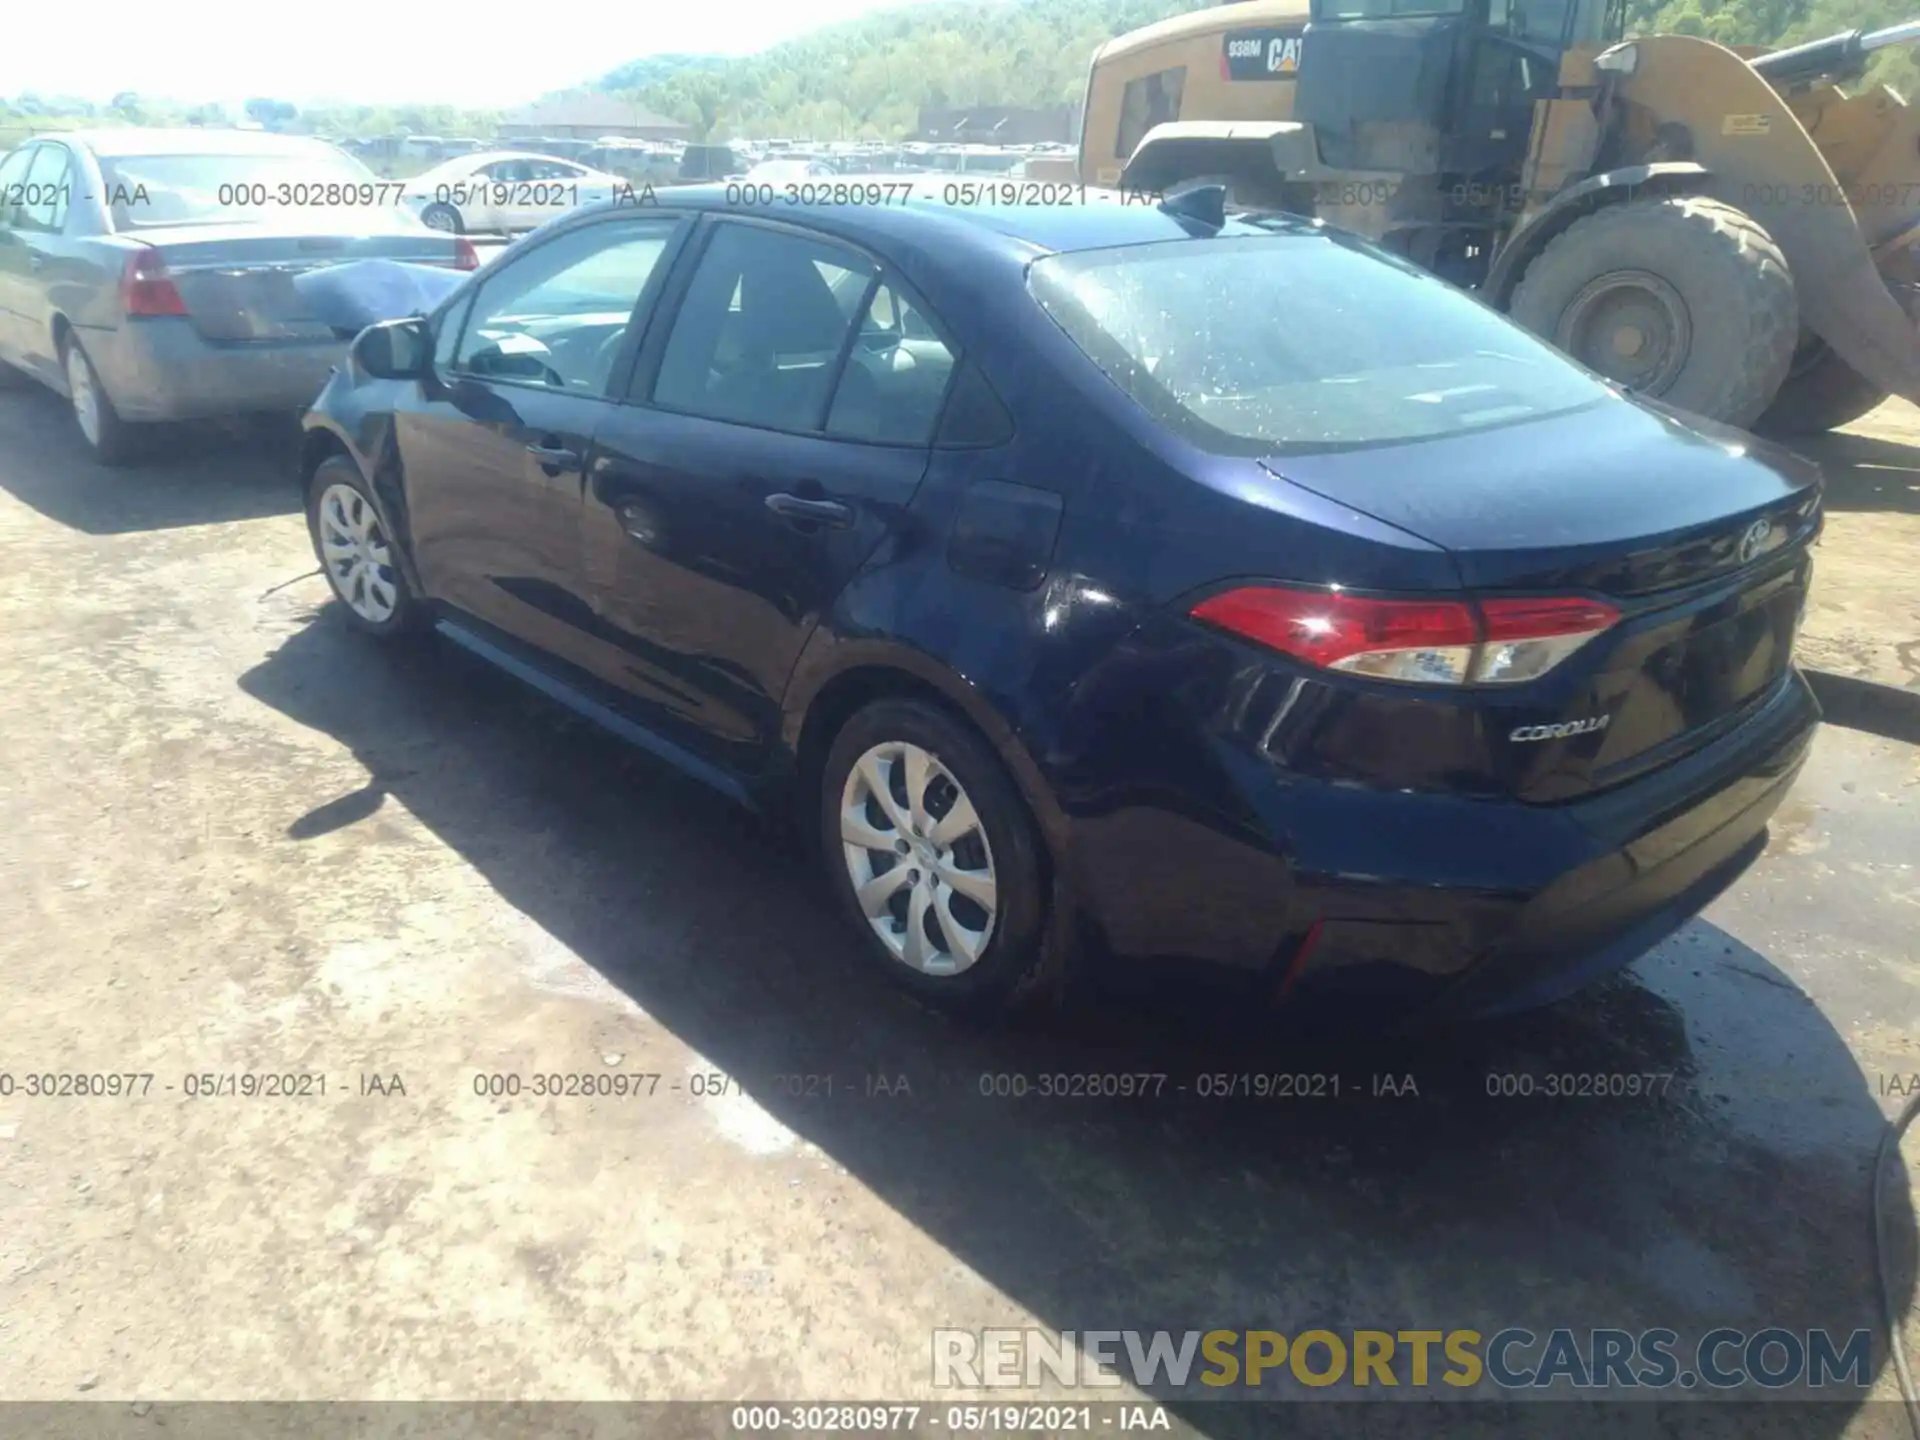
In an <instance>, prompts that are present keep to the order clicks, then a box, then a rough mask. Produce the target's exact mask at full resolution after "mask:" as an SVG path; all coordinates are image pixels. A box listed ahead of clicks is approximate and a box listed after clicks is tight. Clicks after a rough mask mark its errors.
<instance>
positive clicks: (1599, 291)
mask: <svg viewBox="0 0 1920 1440" xmlns="http://www.w3.org/2000/svg"><path fill="white" fill-rule="evenodd" d="M1554 343H1555V344H1557V345H1558V346H1559V347H1560V348H1561V349H1562V350H1564V351H1566V352H1567V353H1568V354H1569V355H1571V356H1573V357H1574V359H1576V360H1578V361H1579V362H1580V363H1581V364H1583V365H1586V366H1587V367H1589V368H1590V369H1593V370H1598V371H1599V372H1600V373H1601V374H1602V375H1604V376H1606V377H1607V378H1608V379H1609V380H1612V381H1614V382H1615V383H1616V384H1620V385H1624V386H1626V387H1627V388H1628V389H1629V390H1637V391H1639V392H1641V393H1642V394H1645V395H1663V394H1665V393H1666V392H1667V391H1668V390H1670V389H1671V388H1672V387H1673V382H1674V381H1675V380H1677V379H1679V378H1680V371H1681V370H1682V369H1683V368H1684V367H1685V365H1686V363H1687V354H1688V352H1689V351H1690V350H1691V349H1692V348H1693V322H1692V319H1691V317H1690V316H1689V315H1688V314H1687V305H1686V302H1685V301H1684V300H1682V299H1681V298H1680V292H1679V291H1678V290H1675V289H1674V288H1673V286H1671V285H1669V284H1668V283H1667V282H1666V281H1665V280H1662V279H1661V278H1660V277H1659V276H1658V275H1653V274H1649V273H1648V272H1647V271H1645V270H1616V271H1614V272H1613V273H1612V274H1609V275H1602V276H1600V277H1599V278H1598V279H1596V280H1590V281H1588V282H1587V284H1586V285H1585V286H1584V287H1583V288H1582V289H1581V291H1580V293H1579V294H1578V295H1575V296H1574V297H1573V300H1572V303H1570V304H1569V305H1568V306H1567V308H1566V309H1565V310H1563V311H1562V312H1561V313H1560V323H1559V326H1558V328H1557V330H1556V333H1555V335H1554Z"/></svg>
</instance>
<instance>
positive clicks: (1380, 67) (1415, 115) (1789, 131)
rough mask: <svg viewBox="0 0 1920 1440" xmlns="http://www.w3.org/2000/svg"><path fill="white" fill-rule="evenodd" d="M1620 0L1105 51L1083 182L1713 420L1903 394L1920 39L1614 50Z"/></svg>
mask: <svg viewBox="0 0 1920 1440" xmlns="http://www.w3.org/2000/svg"><path fill="white" fill-rule="evenodd" d="M1623 29H1624V0H1310V3H1307V4H1303V3H1301V0H1247V3H1240V4H1229V5H1225V6H1221V7H1218V8H1215V9H1212V10H1204V11H1198V12H1195V13H1192V14H1188V15H1182V16H1177V17H1175V18H1174V19H1171V20H1167V21H1162V22H1161V23H1159V24H1157V25H1152V26H1148V27H1146V28H1145V29H1143V30H1139V31H1135V32H1133V33H1132V34H1129V35H1123V36H1121V37H1119V38H1118V39H1115V40H1113V41H1111V42H1109V43H1108V44H1107V45H1106V46H1104V47H1103V48H1102V49H1101V50H1100V51H1099V53H1098V54H1096V55H1095V57H1094V60H1093V65H1092V69H1091V72H1090V74H1089V77H1088V83H1087V100H1086V107H1085V112H1084V115H1085V118H1084V123H1083V127H1082V136H1081V142H1080V154H1079V161H1078V165H1077V167H1076V168H1077V173H1078V176H1079V178H1081V179H1082V180H1084V181H1086V182H1087V183H1089V184H1096V185H1115V184H1117V185H1121V186H1123V187H1126V188H1130V189H1141V190H1158V191H1168V190H1172V189H1175V188H1178V187H1181V186H1184V185H1188V184H1194V183H1201V182H1206V183H1214V184H1221V185H1224V186H1226V187H1227V189H1228V191H1229V195H1230V199H1231V201H1232V202H1233V203H1234V204H1235V205H1237V206H1241V207H1246V208H1274V209H1285V210H1290V211H1294V212H1298V213H1307V214H1312V215H1315V216H1317V217H1319V218H1321V219H1322V220H1324V221H1325V222H1326V223H1328V224H1333V225H1338V226H1341V227H1343V228H1345V229H1348V230H1351V231H1355V232H1357V233H1359V234H1362V235H1364V236H1367V237H1368V238H1370V239H1372V240H1374V241H1376V242H1377V243H1379V244H1380V245H1381V246H1383V247H1384V248H1385V249H1387V250H1389V251H1391V252H1393V253H1395V254H1397V255H1399V256H1401V257H1403V258H1405V259H1408V260H1410V261H1412V262H1414V263H1416V264H1418V265H1420V266H1422V267H1424V268H1427V269H1429V270H1431V271H1433V272H1435V273H1436V274H1438V275H1440V276H1442V277H1444V278H1446V279H1447V280H1449V281H1452V282H1453V283H1455V284H1459V285H1462V286H1466V287H1469V288H1472V289H1475V290H1477V291H1478V292H1479V293H1480V294H1481V296H1482V298H1484V299H1485V300H1486V301H1487V302H1488V303H1490V304H1492V305H1494V306H1495V307H1497V308H1499V309H1501V310H1504V311H1506V312H1507V313H1509V314H1510V315H1512V316H1513V317H1514V318H1515V319H1516V320H1518V321H1520V322H1521V323H1522V324H1524V325H1526V326H1527V327H1528V328H1530V329H1532V330H1533V331H1535V332H1536V333H1538V334H1540V335H1543V336H1545V337H1547V338H1548V339H1550V340H1552V341H1554V342H1555V343H1556V344H1558V345H1559V346H1560V347H1561V348H1562V349H1564V350H1566V351H1567V352H1568V353H1569V354H1571V355H1573V356H1574V357H1575V358H1576V359H1578V360H1579V361H1581V362H1582V363H1583V364H1585V365H1587V366H1588V367H1589V368H1591V369H1593V370H1595V371H1597V372H1599V373H1600V374H1602V375H1605V376H1607V377H1608V378H1609V379H1611V380H1613V381H1615V382H1616V383H1619V384H1621V385H1623V386H1625V387H1627V388H1629V389H1633V390H1637V391H1639V392H1641V393H1644V394H1647V395H1649V396H1652V397H1654V398H1658V399H1660V400H1663V401H1665V402H1666V403H1668V404H1670V405H1674V406H1676V407H1678V408H1681V409H1685V410H1690V411H1692V412H1694V413H1696V414H1700V415H1704V416H1706V417H1708V418H1710V419H1715V420H1721V421H1725V422H1728V423H1731V424H1735V425H1743V426H1750V427H1753V428H1756V429H1761V430H1766V431H1772V432H1776V433H1804V432H1810V431H1818V430H1825V429H1830V428H1832V427H1833V426H1836V425H1843V424H1846V423H1847V422H1848V421H1850V420H1853V419H1855V418H1857V417H1858V416H1860V415H1862V414H1864V413H1865V412H1866V411H1867V410H1869V409H1871V408H1873V406H1875V405H1877V404H1878V403H1879V402H1880V401H1881V400H1883V399H1884V398H1885V397H1886V396H1888V395H1889V394H1893V395H1902V396H1906V397H1908V398H1910V399H1920V330H1916V326H1915V316H1916V315H1920V301H1917V300H1916V299H1915V297H1916V296H1917V295H1920V256H1916V253H1915V247H1916V245H1920V111H1916V110H1915V109H1913V108H1910V107H1909V106H1908V105H1907V103H1906V102H1905V101H1904V100H1903V99H1902V98H1901V97H1900V96H1898V95H1896V94H1895V93H1894V92H1893V91H1891V90H1889V89H1887V88H1885V87H1864V86H1859V85H1856V84H1855V83H1854V82H1856V81H1858V79H1859V78H1860V76H1861V75H1862V74H1863V73H1864V71H1865V69H1866V66H1867V63H1868V57H1869V56H1870V55H1871V54H1872V53H1873V52H1874V51H1876V50H1878V49H1881V48H1884V47H1886V46H1890V45H1899V44H1907V43H1912V42H1916V41H1920V21H1915V22H1911V23H1909V24H1904V25H1898V26H1894V27H1891V28H1890V29H1886V30H1881V31H1876V32H1873V33H1870V34H1869V33H1862V32H1859V31H1852V32H1848V33H1846V34H1843V35H1836V36H1833V37H1831V38H1829V39H1826V40H1821V41H1817V42H1814V43H1812V44H1808V45H1801V46H1796V47H1794V48H1792V49H1787V50H1778V51H1773V52H1764V51H1758V50H1753V51H1740V52H1736V51H1734V50H1730V49H1727V48H1725V47H1723V46H1720V45H1716V44H1714V43H1712V42H1711V41H1707V40H1701V39H1696V38H1693V37H1690V36H1684V35H1662V36H1650V37H1641V38H1635V39H1632V40H1623V39H1622V38H1621V36H1622V33H1623Z"/></svg>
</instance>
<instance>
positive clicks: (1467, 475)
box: [1264, 401, 1821, 800]
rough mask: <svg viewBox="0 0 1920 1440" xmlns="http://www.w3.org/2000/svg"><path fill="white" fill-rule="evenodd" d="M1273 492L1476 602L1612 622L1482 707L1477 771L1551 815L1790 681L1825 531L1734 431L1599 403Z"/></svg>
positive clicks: (1311, 469)
mask: <svg viewBox="0 0 1920 1440" xmlns="http://www.w3.org/2000/svg"><path fill="white" fill-rule="evenodd" d="M1264 464H1265V466H1266V468H1267V469H1268V470H1269V471H1270V472H1271V473H1272V474H1274V475H1276V476H1278V477H1281V478H1284V479H1285V480H1287V481H1289V482H1291V483H1292V484H1295V485H1298V486H1300V487H1302V488H1304V489H1307V490H1310V491H1313V492H1314V493H1316V494H1319V495H1322V496H1325V497H1326V498H1328V499H1331V500H1334V501H1337V502H1338V503H1341V504H1344V505H1349V506H1352V507H1353V508H1354V509H1355V510H1358V511H1361V512H1363V513H1365V514H1367V515H1370V516H1372V517H1373V518H1375V519H1377V520H1381V521H1384V522H1386V523H1388V524H1391V525H1394V526H1397V527H1399V528H1400V529H1403V530H1406V531H1408V532H1410V533H1412V534H1414V535H1417V536H1419V537H1420V538H1422V539H1424V540H1427V541H1429V542H1430V543H1432V544H1435V545H1438V546H1440V547H1442V548H1443V549H1445V550H1446V551H1447V552H1448V554H1449V555H1451V556H1452V558H1453V560H1454V563H1455V565H1456V566H1457V567H1458V570H1459V572H1460V579H1461V583H1462V585H1463V587H1464V588H1465V589H1467V590H1468V591H1470V592H1472V593H1474V594H1477V595H1496V594H1501V593H1519V594H1565V593H1573V594H1586V595H1593V596H1598V597H1601V598H1604V599H1606V600H1608V601H1610V602H1611V603H1613V604H1614V605H1615V606H1617V607H1618V608H1619V610H1620V612H1621V619H1620V621H1619V623H1618V624H1616V625H1615V626H1614V627H1613V628H1612V629H1611V630H1609V631H1607V632H1606V633H1605V634H1603V635H1602V636H1600V637H1599V638H1598V639H1596V640H1594V641H1592V642H1590V643H1589V644H1588V645H1587V646H1586V647H1584V648H1583V649H1581V650H1579V651H1577V652H1576V653H1575V654H1573V655H1572V656H1571V657H1569V658H1568V659H1567V660H1565V661H1563V662H1562V663H1561V665H1560V666H1558V667H1557V668H1556V669H1554V670H1552V671H1550V672H1548V673H1547V674H1546V675H1544V676H1542V677H1541V678H1540V679H1538V680H1535V681H1533V682H1531V683H1528V684H1524V685H1516V686H1514V687H1512V692H1511V693H1508V692H1505V691H1503V690H1502V689H1501V688H1500V687H1488V688H1487V689H1485V690H1483V691H1481V692H1479V695H1480V700H1481V703H1482V704H1483V705H1484V707H1485V709H1484V724H1485V730H1486V741H1487V745H1488V748H1489V752H1490V758H1491V759H1492V760H1493V762H1494V766H1495V769H1496V771H1497V772H1499V773H1501V774H1503V775H1505V776H1506V777H1507V779H1508V781H1509V783H1510V785H1511V787H1512V789H1513V790H1515V791H1516V792H1518V793H1520V794H1522V795H1523V796H1526V797H1527V798H1530V799H1539V800H1553V799H1563V798H1567V797H1569V796H1572V795H1576V794H1579V793H1583V792H1586V791H1590V790H1593V789H1598V788H1604V787H1606V786H1608V785H1612V784H1617V783H1620V782H1621V781H1623V780H1627V779H1630V778H1632V777H1633V776H1635V775H1638V774H1642V773H1644V772H1645V771H1647V770H1649V769H1651V768H1654V767H1656V766H1658V765H1660V764H1663V763H1666V762H1667V761H1669V760H1672V759H1676V758H1678V757H1679V756H1680V755H1682V754H1685V753H1688V752H1689V751H1692V750H1695V749H1697V748H1699V747H1700V746H1701V745H1704V744H1706V743H1708V742H1709V741H1711V740H1712V739H1714V738H1715V737H1717V736H1718V735H1720V734H1722V733H1724V732H1725V731H1726V730H1727V729H1729V728H1731V727H1732V726H1733V725H1735V724H1737V723H1738V722H1739V720H1740V719H1741V718H1742V717H1743V716H1744V715H1746V714H1747V713H1749V712H1750V711H1751V710H1752V709H1753V708H1754V707H1756V706H1757V705H1759V704H1760V703H1761V702H1762V700H1763V699H1764V697H1765V696H1766V695H1767V694H1769V693H1771V691H1772V690H1773V689H1774V688H1775V686H1776V685H1777V684H1778V682H1779V681H1780V680H1781V678H1782V677H1783V676H1784V675H1785V674H1786V671H1787V669H1788V667H1789V664H1790V661H1791V651H1792V645H1793V640H1794V636H1795V633H1796V631H1797V628H1798V624H1799V620H1800V615H1801V611H1802V609H1803V607H1804V604H1805V600H1806V595H1807V586H1808V582H1809V579H1810V576H1811V560H1810V557H1809V554H1808V549H1809V547H1810V545H1811V543H1812V541H1813V540H1814V538H1815V537H1816V536H1817V534H1818V533H1819V529H1820V524H1821V510H1820V480H1819V471H1818V468H1817V467H1816V466H1813V465H1811V464H1810V463H1808V462H1806V461H1803V460H1801V459H1799V458H1798V457H1796V456H1793V455H1791V454H1788V453H1787V452H1785V451H1781V450H1778V449H1776V448H1775V447H1772V446H1768V445H1766V444H1765V443H1764V442H1761V441H1758V440H1755V439H1754V438H1753V437H1751V436H1748V435H1746V434H1744V433H1743V432H1740V431H1735V430H1731V429H1727V428H1725V427H1720V426H1714V425H1710V424H1708V423H1706V422H1701V421H1694V420H1690V419H1689V420H1687V421H1685V422H1684V423H1683V422H1682V420H1681V419H1680V418H1679V417H1678V416H1677V415H1675V414H1673V413H1672V412H1665V411H1663V410H1661V409H1658V408H1654V407H1648V406H1643V405H1640V404H1637V403H1633V402H1626V401H1608V402H1606V403H1603V404H1599V405H1595V406H1591V407H1587V408H1585V409H1583V410H1581V411H1577V412H1573V413H1569V414H1562V415H1558V416H1554V417H1552V418H1550V419H1547V420H1542V421H1538V422H1527V423H1522V424H1517V425H1510V426H1503V427H1497V428H1494V429H1489V430H1481V431H1477V432H1474V433H1472V434H1469V435H1462V436H1458V437H1452V438H1442V439H1437V440H1432V441H1423V442H1417V443H1412V444H1408V445H1404V446H1397V447H1391V448H1388V449H1380V448H1373V449H1369V450H1352V451H1342V452H1330V453H1320V454H1309V455H1278V456H1275V457H1273V458H1271V459H1269V460H1267V461H1265V462H1264Z"/></svg>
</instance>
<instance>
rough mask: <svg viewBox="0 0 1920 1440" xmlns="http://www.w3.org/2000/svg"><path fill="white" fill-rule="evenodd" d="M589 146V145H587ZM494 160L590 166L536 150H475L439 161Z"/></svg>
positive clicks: (448, 163)
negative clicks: (543, 161)
mask: <svg viewBox="0 0 1920 1440" xmlns="http://www.w3.org/2000/svg"><path fill="white" fill-rule="evenodd" d="M589 148H591V147H589ZM494 160H557V161H559V162H560V164H562V165H572V166H574V167H575V168H576V169H580V170H589V169H591V168H592V167H591V166H589V165H582V164H581V163H580V162H579V161H578V160H575V159H572V158H571V157H569V156H566V155H546V154H543V153H541V152H540V151H538V150H475V151H473V152H472V153H471V154H466V155H449V156H448V157H447V158H446V159H445V160H443V161H441V162H440V163H441V164H443V165H455V164H458V165H472V164H476V163H478V164H486V163H488V162H490V161H494Z"/></svg>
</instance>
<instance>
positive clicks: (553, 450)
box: [527, 445, 580, 475]
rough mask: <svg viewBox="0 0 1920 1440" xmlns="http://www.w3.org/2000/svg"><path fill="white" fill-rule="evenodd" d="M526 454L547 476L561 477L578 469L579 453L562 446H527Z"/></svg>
mask: <svg viewBox="0 0 1920 1440" xmlns="http://www.w3.org/2000/svg"><path fill="white" fill-rule="evenodd" d="M527 454H529V455H531V456H532V457H533V458H534V461H535V463H537V464H538V465H539V466H540V468H541V469H542V470H544V471H546V472H547V474H549V475H562V474H567V473H569V472H572V471H577V470H578V469H579V468H580V452H579V451H578V450H569V449H568V448H567V447H566V446H564V445H529V446H527Z"/></svg>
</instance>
